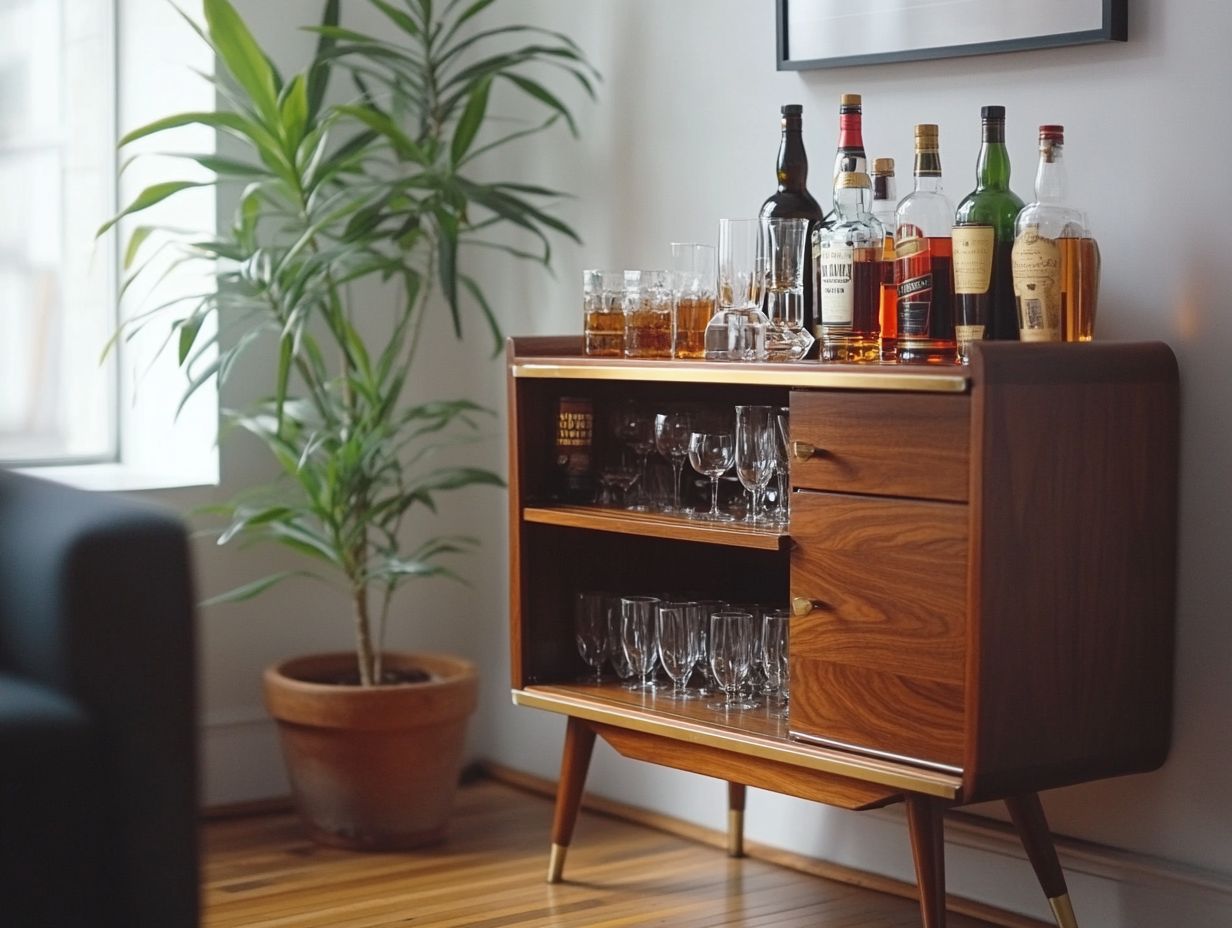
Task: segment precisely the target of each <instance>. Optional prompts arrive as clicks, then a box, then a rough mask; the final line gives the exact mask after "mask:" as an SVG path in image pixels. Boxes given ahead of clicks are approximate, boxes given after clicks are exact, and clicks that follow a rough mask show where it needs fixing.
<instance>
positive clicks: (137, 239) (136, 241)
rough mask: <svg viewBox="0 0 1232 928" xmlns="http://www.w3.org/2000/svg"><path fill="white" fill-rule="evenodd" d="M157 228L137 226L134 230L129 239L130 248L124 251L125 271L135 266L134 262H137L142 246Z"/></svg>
mask: <svg viewBox="0 0 1232 928" xmlns="http://www.w3.org/2000/svg"><path fill="white" fill-rule="evenodd" d="M156 228H157V227H156V226H137V228H135V229H133V234H132V235H130V236H129V237H128V247H127V248H125V249H124V264H123V267H124V270H126V271H127V270H128V269H129V268H131V267H132V266H133V262H134V261H136V260H137V252H139V251H140V250H141V246H142V244H143V243H144V242H145V240H146V239H147V238H149V237H150V234H151V233H152V232H154V230H155V229H156Z"/></svg>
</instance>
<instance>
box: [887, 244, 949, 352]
mask: <svg viewBox="0 0 1232 928" xmlns="http://www.w3.org/2000/svg"><path fill="white" fill-rule="evenodd" d="M953 254H954V245H953V240H952V239H950V238H948V237H945V238H929V239H928V250H927V251H921V252H919V253H917V254H914V255H911V256H910V257H907V258H900V259H898V260H899V262H900V264H899V267H898V269H897V273H898V274H899V275H900V276H901V277H902V279H903V280H910V279H912V278H918V277H922V276H924V275H931V281H932V286H931V288H930V289H928V290H925V291H922V292H920V293H919V294H918V295H917V296H916V297H915V298H908V299H904V300H903V301H902V303H901V304H900V309H901V311H902V312H903V314H904V315H903V325H902V326H900V330H899V333H898V360H899V361H900V362H901V363H904V364H949V363H952V362H953V361H954V258H953ZM908 329H910V330H911V331H910V332H908Z"/></svg>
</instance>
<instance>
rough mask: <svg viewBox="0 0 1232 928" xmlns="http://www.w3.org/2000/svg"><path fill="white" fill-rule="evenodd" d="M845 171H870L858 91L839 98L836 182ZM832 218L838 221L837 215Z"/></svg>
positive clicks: (861, 172)
mask: <svg viewBox="0 0 1232 928" xmlns="http://www.w3.org/2000/svg"><path fill="white" fill-rule="evenodd" d="M844 172H847V173H857V174H867V173H868V156H867V155H866V154H865V153H864V105H863V101H862V100H861V97H860V95H859V94H858V93H845V94H843V95H842V97H840V98H839V104H838V150H837V151H836V152H835V153H834V183H836V184H837V183H838V176H839V175H840V174H842V173H844ZM830 218H831V219H833V220H834V221H835V222H837V221H838V220H837V217H830ZM830 224H831V225H833V222H831V223H830Z"/></svg>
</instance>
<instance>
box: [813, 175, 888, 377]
mask: <svg viewBox="0 0 1232 928" xmlns="http://www.w3.org/2000/svg"><path fill="white" fill-rule="evenodd" d="M871 188H872V182H871V181H870V180H869V177H868V175H867V174H864V173H862V172H859V171H843V172H842V173H840V174H839V175H838V180H837V181H835V185H834V218H835V224H834V225H833V226H832V227H831V228H829V229H819V230H818V231H817V235H816V241H815V242H814V247H813V253H814V254H815V255H816V259H815V265H814V277H815V282H814V286H815V287H816V290H817V294H818V297H819V300H818V307H819V309H820V312H821V325H820V332H819V339H818V340H819V341H820V342H821V359H822V360H823V361H876V360H878V359H879V357H880V345H879V343H878V336H879V335H880V333H881V329H880V326H879V323H878V319H877V316H878V312H879V310H880V306H881V255H882V249H883V248H884V247H885V233H884V231H883V230H882V228H881V223H879V222H878V221H877V220H876V219H875V218H874V217H873V215H872V214H871V213H870V212H869V211H868V210H869V193H870V191H871Z"/></svg>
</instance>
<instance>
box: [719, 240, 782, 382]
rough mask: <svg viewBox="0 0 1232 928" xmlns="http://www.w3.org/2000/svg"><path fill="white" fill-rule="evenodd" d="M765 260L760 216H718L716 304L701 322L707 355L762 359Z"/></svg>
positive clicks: (745, 359) (729, 359)
mask: <svg viewBox="0 0 1232 928" xmlns="http://www.w3.org/2000/svg"><path fill="white" fill-rule="evenodd" d="M767 263H768V262H767V255H766V249H765V246H764V244H763V242H762V225H761V220H760V219H720V220H719V287H718V309H717V311H716V312H715V314H714V318H713V319H711V320H710V324H709V325H708V326H707V327H706V358H707V359H708V360H711V361H762V360H765V357H766V316H765V314H764V313H763V312H762V311H761V302H762V297H763V295H764V293H765V288H766V270H767Z"/></svg>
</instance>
